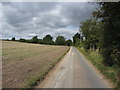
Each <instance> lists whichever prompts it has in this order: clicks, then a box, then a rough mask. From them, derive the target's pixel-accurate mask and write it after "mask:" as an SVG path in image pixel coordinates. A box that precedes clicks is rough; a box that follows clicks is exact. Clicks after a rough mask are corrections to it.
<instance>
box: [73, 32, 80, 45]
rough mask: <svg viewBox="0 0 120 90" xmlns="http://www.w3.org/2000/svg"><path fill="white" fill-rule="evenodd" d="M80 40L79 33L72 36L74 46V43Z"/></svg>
mask: <svg viewBox="0 0 120 90" xmlns="http://www.w3.org/2000/svg"><path fill="white" fill-rule="evenodd" d="M77 38H78V39H80V34H79V33H76V34H75V35H74V36H73V44H74V45H75V43H76V39H77Z"/></svg>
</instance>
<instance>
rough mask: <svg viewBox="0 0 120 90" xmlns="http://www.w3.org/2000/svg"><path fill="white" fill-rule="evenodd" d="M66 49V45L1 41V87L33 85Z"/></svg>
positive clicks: (26, 86) (42, 77)
mask: <svg viewBox="0 0 120 90" xmlns="http://www.w3.org/2000/svg"><path fill="white" fill-rule="evenodd" d="M68 50H69V47H67V46H54V45H51V46H50V45H40V44H27V43H20V42H12V41H2V87H3V88H10V87H12V88H29V87H32V86H34V85H35V84H36V81H41V80H43V79H44V78H45V75H46V74H47V73H48V71H49V70H50V69H51V68H52V67H53V66H54V65H55V64H56V63H57V62H58V61H59V60H60V59H61V58H62V57H63V56H64V55H65V53H66V52H67V51H68Z"/></svg>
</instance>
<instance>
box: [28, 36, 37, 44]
mask: <svg viewBox="0 0 120 90" xmlns="http://www.w3.org/2000/svg"><path fill="white" fill-rule="evenodd" d="M29 42H30V43H38V38H37V36H34V37H33V38H32V39H31V40H29Z"/></svg>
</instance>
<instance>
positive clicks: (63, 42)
mask: <svg viewBox="0 0 120 90" xmlns="http://www.w3.org/2000/svg"><path fill="white" fill-rule="evenodd" d="M7 41H9V40H7ZM11 41H16V40H15V37H13V38H12V39H11ZM17 41H19V42H26V43H35V44H46V45H66V46H71V45H72V40H70V39H68V40H66V39H65V37H64V36H58V37H57V38H56V40H55V41H53V37H52V36H51V35H46V36H45V37H43V39H38V37H37V36H34V37H32V39H29V40H28V39H24V38H20V39H19V40H17Z"/></svg>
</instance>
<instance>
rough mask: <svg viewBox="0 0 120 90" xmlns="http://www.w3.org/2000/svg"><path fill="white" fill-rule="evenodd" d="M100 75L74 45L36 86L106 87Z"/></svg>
mask: <svg viewBox="0 0 120 90" xmlns="http://www.w3.org/2000/svg"><path fill="white" fill-rule="evenodd" d="M108 87H109V86H108V84H107V82H106V81H105V80H103V78H102V76H101V75H100V74H99V73H98V72H97V71H96V70H95V68H94V67H93V66H92V65H91V63H90V62H88V61H87V60H86V59H85V58H84V57H83V56H82V55H81V54H80V53H79V51H78V50H77V49H76V48H75V47H71V48H70V51H69V52H68V53H67V54H66V56H65V57H64V58H63V60H62V61H61V62H59V64H58V65H57V66H56V67H55V69H54V70H53V71H51V74H50V75H48V77H47V78H46V79H45V80H44V81H43V82H42V83H41V84H40V85H38V86H37V88H108Z"/></svg>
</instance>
